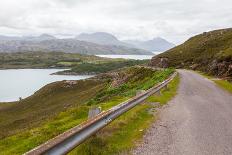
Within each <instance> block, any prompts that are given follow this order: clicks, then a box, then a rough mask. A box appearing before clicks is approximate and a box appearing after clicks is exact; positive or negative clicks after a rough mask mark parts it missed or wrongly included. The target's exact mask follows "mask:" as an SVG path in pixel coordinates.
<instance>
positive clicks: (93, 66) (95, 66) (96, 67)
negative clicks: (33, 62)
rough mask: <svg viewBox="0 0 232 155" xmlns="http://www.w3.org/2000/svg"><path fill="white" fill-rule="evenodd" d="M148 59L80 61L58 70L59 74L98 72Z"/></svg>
mask: <svg viewBox="0 0 232 155" xmlns="http://www.w3.org/2000/svg"><path fill="white" fill-rule="evenodd" d="M147 62H148V61H147V60H119V61H111V62H105V63H85V62H83V63H79V64H75V65H73V67H72V69H71V70H65V71H61V72H58V73H57V74H68V73H75V74H98V73H105V72H108V71H112V70H116V69H119V68H123V67H130V66H134V65H139V64H145V63H147Z"/></svg>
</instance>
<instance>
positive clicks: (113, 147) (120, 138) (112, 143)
mask: <svg viewBox="0 0 232 155" xmlns="http://www.w3.org/2000/svg"><path fill="white" fill-rule="evenodd" d="M178 83H179V77H178V76H177V77H175V79H174V80H173V81H172V82H170V84H169V85H168V87H167V89H163V90H162V91H161V96H156V95H153V96H151V97H149V98H148V99H147V100H146V101H145V103H146V104H144V103H143V104H140V105H138V106H136V107H135V108H133V109H131V110H130V111H129V112H127V113H125V114H124V115H122V116H120V117H119V118H118V119H116V120H115V121H113V122H112V123H111V124H110V125H109V126H107V127H105V128H104V129H103V130H101V131H100V132H99V133H97V134H96V135H95V136H93V137H92V138H90V139H89V140H87V141H86V142H85V143H83V144H82V145H80V146H79V147H78V148H76V149H74V150H73V151H72V152H71V153H70V155H77V154H82V155H92V154H94V155H109V154H120V153H122V154H129V151H130V150H131V149H132V148H133V147H134V146H135V144H136V143H138V142H139V140H141V138H142V135H143V134H144V133H145V131H146V129H147V128H148V127H149V126H150V125H151V123H152V122H154V120H155V119H156V118H157V116H156V115H155V114H154V113H151V110H152V109H153V108H154V107H153V106H152V104H149V103H150V102H157V101H158V102H159V101H160V102H161V104H162V105H163V104H165V103H167V102H168V101H169V100H171V98H172V97H173V96H175V95H176V93H177V88H178Z"/></svg>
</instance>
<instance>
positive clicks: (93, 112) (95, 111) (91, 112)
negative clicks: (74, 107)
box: [88, 107, 101, 119]
mask: <svg viewBox="0 0 232 155" xmlns="http://www.w3.org/2000/svg"><path fill="white" fill-rule="evenodd" d="M100 113H101V107H93V108H91V109H89V114H88V119H91V118H93V117H95V116H97V115H98V114H100Z"/></svg>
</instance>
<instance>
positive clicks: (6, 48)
mask: <svg viewBox="0 0 232 155" xmlns="http://www.w3.org/2000/svg"><path fill="white" fill-rule="evenodd" d="M173 46H174V45H173V44H171V43H169V42H167V41H166V40H164V39H161V38H159V39H153V40H150V41H144V42H140V41H132V40H130V41H120V40H118V39H117V38H116V37H115V36H113V35H112V34H109V33H105V32H96V33H92V34H87V33H82V34H80V35H78V36H76V37H75V38H68V39H58V38H56V37H54V36H52V35H49V34H42V35H40V36H22V37H15V36H3V35H0V52H1V53H3V52H6V53H7V52H9V53H12V52H27V51H47V52H54V51H58V52H67V53H79V54H89V55H91V54H94V55H95V54H122V55H124V54H128V55H130V54H132V55H134V54H138V55H152V54H153V53H152V52H153V51H164V50H166V49H169V48H171V47H173Z"/></svg>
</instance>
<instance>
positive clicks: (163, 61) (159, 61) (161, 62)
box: [150, 57, 169, 68]
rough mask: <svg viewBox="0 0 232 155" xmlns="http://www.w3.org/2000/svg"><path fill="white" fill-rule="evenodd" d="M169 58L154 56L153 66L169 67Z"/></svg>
mask: <svg viewBox="0 0 232 155" xmlns="http://www.w3.org/2000/svg"><path fill="white" fill-rule="evenodd" d="M168 61H169V59H168V58H163V57H153V58H152V59H151V63H150V64H151V66H154V67H158V68H168V67H169V63H168Z"/></svg>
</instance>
